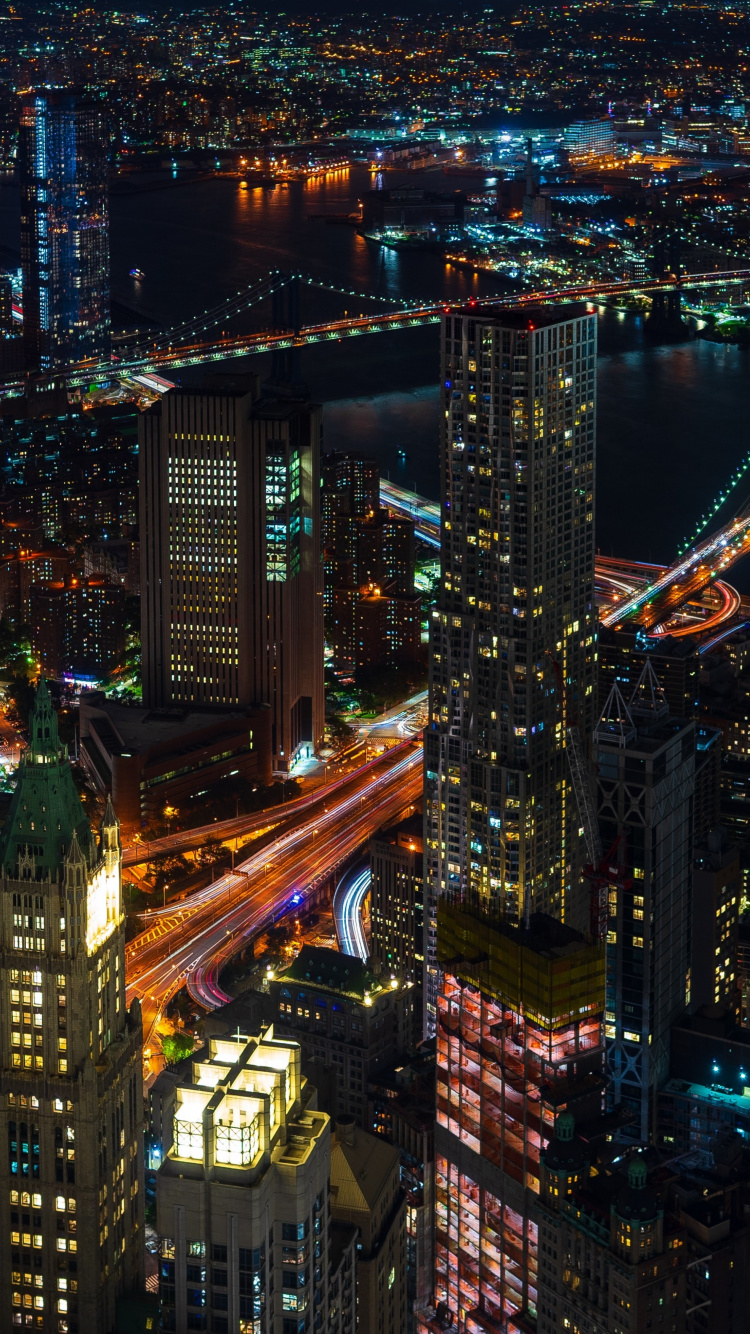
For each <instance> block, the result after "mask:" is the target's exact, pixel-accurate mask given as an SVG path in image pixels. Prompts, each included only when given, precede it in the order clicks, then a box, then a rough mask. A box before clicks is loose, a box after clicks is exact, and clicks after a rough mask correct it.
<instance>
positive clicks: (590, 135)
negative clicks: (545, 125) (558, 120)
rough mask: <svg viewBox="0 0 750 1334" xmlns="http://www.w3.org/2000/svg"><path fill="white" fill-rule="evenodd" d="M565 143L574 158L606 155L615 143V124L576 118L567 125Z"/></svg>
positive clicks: (603, 120) (609, 121)
mask: <svg viewBox="0 0 750 1334" xmlns="http://www.w3.org/2000/svg"><path fill="white" fill-rule="evenodd" d="M563 144H564V145H565V148H566V149H567V151H568V152H569V153H570V155H571V157H572V158H574V159H575V158H589V157H606V155H607V154H608V153H611V152H612V149H613V148H614V145H615V129H614V125H613V123H612V121H611V119H609V118H608V117H605V118H604V119H601V120H576V121H573V123H572V124H571V125H566V127H565V130H564V132H563Z"/></svg>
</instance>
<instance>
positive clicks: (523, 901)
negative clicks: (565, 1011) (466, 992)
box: [425, 305, 596, 1031]
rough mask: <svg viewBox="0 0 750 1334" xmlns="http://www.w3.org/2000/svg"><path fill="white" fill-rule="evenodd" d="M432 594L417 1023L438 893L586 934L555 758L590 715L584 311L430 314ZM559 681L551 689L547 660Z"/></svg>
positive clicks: (588, 332)
mask: <svg viewBox="0 0 750 1334" xmlns="http://www.w3.org/2000/svg"><path fill="white" fill-rule="evenodd" d="M441 342H442V363H441V364H442V372H441V381H442V385H443V390H442V405H443V413H441V420H442V426H441V512H442V524H441V527H442V536H441V572H442V580H441V589H440V593H439V596H438V602H437V605H436V607H435V608H434V609H433V611H432V619H431V643H430V714H429V724H428V727H427V729H426V732H425V794H426V801H425V838H426V848H425V932H426V938H425V953H426V975H425V976H426V980H425V999H426V1020H427V1023H426V1028H427V1031H429V1030H430V1029H433V1030H434V1024H435V1004H436V990H437V970H436V962H435V954H436V941H435V932H436V909H437V903H438V901H439V900H440V899H441V898H443V897H447V898H450V899H452V900H455V899H461V898H465V899H466V900H467V901H470V902H471V903H472V904H473V905H474V906H475V907H476V908H477V909H478V911H480V912H481V913H482V914H484V915H486V916H487V917H488V919H489V920H492V921H501V920H503V921H505V920H510V921H518V920H520V919H521V918H523V917H524V915H527V914H528V913H529V912H532V911H542V910H543V911H545V912H549V913H551V914H552V915H553V916H556V917H559V918H560V919H561V920H563V921H565V922H566V923H568V924H569V925H573V926H575V927H579V928H587V927H588V921H589V913H588V904H587V899H586V894H585V893H584V890H583V885H582V880H581V871H582V868H583V862H584V859H585V853H584V846H583V837H582V829H581V821H580V818H579V812H578V808H577V805H576V801H575V797H574V794H573V790H572V786H571V780H570V771H569V768H568V763H567V760H566V755H565V735H566V729H567V728H568V727H569V726H570V725H571V723H572V722H573V721H574V720H575V721H576V722H577V723H578V725H579V727H580V732H581V735H582V736H583V737H588V736H589V735H590V733H591V729H592V727H593V722H594V716H595V715H594V708H595V696H594V691H595V663H596V611H595V607H594V533H593V528H594V523H593V519H594V510H593V504H594V433H595V406H596V389H595V370H596V318H595V316H593V315H589V314H588V313H587V312H586V309H585V307H581V306H567V307H565V306H563V307H559V306H556V307H546V306H539V307H534V308H530V309H528V310H524V311H505V312H502V313H500V312H498V311H496V310H491V309H489V308H483V307H482V306H480V305H477V306H473V307H470V308H466V309H464V310H463V311H461V312H460V313H457V314H453V313H451V314H449V315H445V316H444V317H443V325H442V335H441ZM554 663H556V664H557V667H558V669H559V672H560V679H561V682H562V683H563V684H564V687H565V689H564V691H563V692H562V693H561V691H560V690H559V689H556V687H555V675H554V671H553V664H554Z"/></svg>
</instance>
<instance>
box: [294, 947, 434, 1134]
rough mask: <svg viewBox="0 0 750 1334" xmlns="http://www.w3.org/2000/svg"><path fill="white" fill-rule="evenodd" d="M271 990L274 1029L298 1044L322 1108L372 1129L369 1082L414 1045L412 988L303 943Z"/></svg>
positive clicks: (358, 962) (345, 957) (346, 957)
mask: <svg viewBox="0 0 750 1334" xmlns="http://www.w3.org/2000/svg"><path fill="white" fill-rule="evenodd" d="M270 989H271V1000H272V1013H273V1015H274V1024H275V1031H276V1032H277V1033H278V1034H279V1036H281V1037H287V1038H294V1039H295V1041H297V1042H299V1044H300V1046H301V1048H302V1054H303V1061H304V1067H305V1071H306V1073H307V1074H308V1075H309V1077H310V1078H311V1079H314V1080H315V1081H317V1086H318V1089H319V1097H320V1104H321V1106H322V1107H324V1108H325V1109H326V1110H327V1111H329V1112H330V1115H331V1116H333V1117H334V1118H335V1119H336V1120H337V1121H338V1120H339V1118H340V1117H341V1116H344V1115H346V1116H349V1115H351V1116H353V1117H354V1119H355V1121H356V1122H357V1124H358V1125H360V1126H363V1127H365V1128H367V1127H369V1126H371V1125H372V1121H373V1112H372V1097H371V1092H370V1088H369V1082H370V1080H371V1079H372V1077H373V1076H374V1075H375V1074H376V1073H377V1072H378V1071H381V1070H390V1069H392V1068H393V1066H394V1065H395V1064H396V1063H397V1062H398V1061H399V1060H400V1059H402V1058H403V1057H404V1056H405V1054H406V1052H407V1051H408V1049H409V1047H410V1045H411V1038H412V1026H413V1016H414V1010H413V1006H414V1000H413V997H414V991H413V988H412V986H411V984H410V983H408V982H407V983H405V982H403V981H400V980H399V979H398V978H397V977H395V976H394V977H393V978H392V977H391V974H390V973H386V972H385V971H383V972H382V973H381V974H376V973H375V972H373V971H372V970H371V969H370V968H368V967H367V965H366V964H364V963H362V961H361V960H360V959H355V958H354V957H353V956H351V955H348V954H340V953H339V952H338V950H329V949H323V948H320V947H318V946H315V945H304V946H303V947H302V949H301V950H300V952H299V954H298V955H297V957H296V959H294V961H293V962H292V963H291V964H290V965H289V967H288V968H285V969H284V970H283V971H282V972H280V973H278V974H277V976H276V977H275V978H274V979H273V980H272V982H271V988H270Z"/></svg>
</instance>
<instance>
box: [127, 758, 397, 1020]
mask: <svg viewBox="0 0 750 1334" xmlns="http://www.w3.org/2000/svg"><path fill="white" fill-rule="evenodd" d="M421 791H422V746H421V743H419V742H416V741H411V742H407V743H405V744H404V745H403V746H401V747H393V748H392V749H391V750H390V751H388V752H386V754H385V755H383V756H381V757H380V758H379V760H378V761H375V762H374V763H373V764H372V765H367V766H365V767H364V769H363V770H361V771H359V772H358V774H357V775H356V777H355V781H354V782H353V783H351V784H350V785H348V786H347V787H346V788H345V789H344V790H343V791H340V792H339V793H337V794H335V795H334V797H333V799H331V800H329V802H328V806H327V809H323V810H322V811H319V812H315V813H313V814H310V813H308V814H307V816H306V818H305V819H304V820H302V821H299V820H296V819H295V821H294V827H293V828H291V829H287V830H285V831H283V832H280V831H277V837H276V838H275V840H274V842H273V843H272V844H271V845H270V846H267V847H265V848H263V849H262V850H258V851H257V852H255V853H253V854H251V855H250V856H249V857H248V858H247V859H246V860H245V861H244V862H242V864H241V865H240V866H238V867H237V868H236V870H235V872H234V873H233V874H232V873H228V874H226V875H223V876H220V877H219V879H217V880H215V881H214V882H213V883H212V884H211V885H208V886H207V887H206V888H205V889H202V890H199V891H198V892H197V893H196V894H193V895H192V896H191V897H190V899H187V900H185V902H184V904H180V905H177V906H173V907H167V908H166V909H157V910H154V911H153V912H151V913H149V914H148V915H147V917H146V925H145V929H144V930H143V932H142V933H141V934H140V935H139V936H138V937H136V938H135V939H134V940H132V941H130V942H129V943H128V946H127V948H126V967H127V984H128V1000H129V1001H130V1000H132V999H133V998H134V997H136V996H137V997H138V998H139V999H140V1001H141V1005H142V1008H143V1020H144V1033H145V1034H146V1038H145V1045H146V1046H148V1045H149V1042H150V1040H151V1037H152V1034H153V1031H154V1028H155V1025H156V1023H157V1022H158V1019H159V1017H160V1015H161V1014H162V1013H163V1010H164V1006H165V1005H166V1003H167V1002H168V1001H169V1000H170V999H171V997H172V996H173V995H174V994H175V992H177V991H178V990H179V989H180V988H181V987H182V986H187V989H188V991H189V993H190V995H191V996H192V997H193V998H194V999H195V1000H196V1001H197V1002H198V1003H199V1004H200V1005H202V1006H203V1007H204V1008H205V1009H214V1008H216V1007H217V1006H219V1005H222V1004H224V1003H225V1002H226V1001H227V1000H228V999H229V998H228V997H227V996H226V994H225V993H224V992H223V991H222V990H221V987H220V985H219V981H218V977H219V973H220V970H221V967H222V965H223V964H224V963H225V962H226V961H227V960H228V959H229V958H231V957H232V955H234V954H237V953H238V952H239V951H240V950H241V949H242V948H243V947H244V944H245V943H246V942H247V940H248V939H249V938H251V937H252V936H253V935H255V934H256V933H257V932H258V931H260V930H261V929H262V928H263V926H264V925H267V924H270V922H272V921H273V920H275V919H276V918H277V917H279V916H281V915H283V914H284V913H285V912H287V911H289V910H290V909H292V908H294V907H295V906H296V905H297V904H298V903H301V902H302V901H303V899H304V897H305V895H306V894H307V892H308V891H309V890H311V889H313V888H315V887H316V886H317V885H318V884H320V883H321V882H322V881H324V880H326V879H328V878H329V877H330V876H331V874H333V873H334V872H335V870H336V868H337V867H339V866H341V865H343V864H344V863H345V862H347V861H348V860H349V859H350V858H351V857H352V856H353V855H354V854H355V853H356V851H357V850H358V849H359V848H360V847H361V846H362V844H363V843H365V842H366V841H367V839H368V838H369V837H370V836H371V835H372V834H373V833H375V831H376V830H377V829H379V828H380V827H381V826H382V825H383V824H386V823H390V822H392V821H394V820H396V819H397V818H398V816H399V815H400V813H401V812H402V811H404V810H405V809H406V808H407V807H408V806H410V805H413V804H414V803H415V802H416V801H417V800H418V799H419V797H420V795H421Z"/></svg>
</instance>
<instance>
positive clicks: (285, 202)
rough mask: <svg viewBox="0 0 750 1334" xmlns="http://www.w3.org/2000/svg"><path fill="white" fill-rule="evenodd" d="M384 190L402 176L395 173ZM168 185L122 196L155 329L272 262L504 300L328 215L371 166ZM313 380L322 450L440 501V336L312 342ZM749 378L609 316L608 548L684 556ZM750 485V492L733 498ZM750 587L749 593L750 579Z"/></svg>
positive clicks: (1, 225) (116, 287) (747, 362)
mask: <svg viewBox="0 0 750 1334" xmlns="http://www.w3.org/2000/svg"><path fill="white" fill-rule="evenodd" d="M136 179H137V178H136ZM384 183H385V184H386V185H388V186H392V185H394V184H396V183H399V182H398V178H396V177H394V176H392V175H389V176H388V177H387V178H386V179H385V181H384ZM408 183H409V184H410V185H416V184H423V185H424V186H425V187H426V188H428V189H436V190H441V191H445V190H452V189H455V188H457V187H458V186H460V185H462V184H465V185H468V186H469V188H470V189H471V188H473V189H477V188H478V187H479V186H481V181H480V182H477V181H472V182H461V181H460V180H458V179H457V178H455V177H446V176H442V175H441V174H430V175H427V176H423V177H420V175H418V174H416V173H410V174H409V176H408ZM160 184H161V188H158V189H154V190H146V191H137V190H134V191H133V192H132V193H121V192H120V191H121V188H122V187H120V186H118V187H117V188H116V190H115V192H114V193H113V195H112V199H111V251H112V289H113V296H114V297H115V299H116V300H117V301H118V302H119V303H121V304H122V305H124V306H127V307H128V308H130V310H135V311H137V312H140V313H141V314H142V315H145V316H148V317H150V318H152V319H155V320H157V321H159V322H160V323H166V324H172V323H174V322H176V321H178V320H182V319H185V318H187V317H189V316H191V315H193V314H195V313H196V312H198V311H200V310H205V309H207V308H210V307H212V306H214V305H216V304H218V303H219V302H221V301H223V300H224V299H226V298H227V297H228V296H230V295H231V294H234V293H236V292H237V291H238V290H239V289H241V288H243V287H246V286H247V285H248V284H249V283H252V282H253V281H254V280H256V279H257V278H259V277H261V276H262V275H264V274H265V273H266V272H267V271H268V270H269V269H272V268H280V269H284V270H289V269H296V270H298V271H300V272H304V273H306V274H309V275H310V276H311V277H313V278H316V279H318V280H319V281H323V282H326V283H333V284H336V285H339V286H343V287H346V288H356V289H358V290H361V291H367V292H370V293H374V294H377V295H379V296H382V297H390V298H392V297H404V298H425V299H428V298H429V299H435V298H436V297H438V298H439V297H443V296H444V297H446V298H447V297H451V298H457V297H461V296H469V295H471V294H476V295H489V294H491V293H495V292H497V291H499V290H501V289H500V287H499V285H498V283H497V282H496V281H495V280H494V279H493V278H491V277H488V276H486V275H481V276H480V277H477V276H476V275H474V274H471V273H467V272H465V271H461V270H458V269H456V268H455V267H451V266H447V265H446V264H445V262H444V261H443V260H442V258H441V257H440V256H439V255H437V254H431V253H425V252H422V251H419V252H414V251H402V252H396V251H391V250H384V249H382V248H380V247H377V246H374V245H371V244H370V243H368V242H366V241H365V240H363V239H362V238H361V237H359V236H358V235H357V234H356V232H355V231H354V229H353V228H352V227H349V226H346V225H330V224H328V223H326V221H325V215H326V214H329V215H331V214H338V215H346V214H347V213H349V212H351V211H352V210H353V209H354V207H355V205H356V201H357V198H358V196H359V195H361V193H362V192H363V191H364V190H367V189H369V188H370V177H369V175H368V173H367V172H365V171H363V170H362V171H355V172H352V173H351V174H350V175H341V176H336V177H330V178H328V179H326V180H325V181H322V182H316V183H312V184H311V183H308V184H303V183H294V184H291V185H289V186H286V187H276V188H275V189H252V190H241V189H240V187H239V183H238V182H236V181H227V180H217V181H206V182H204V183H192V184H182V183H179V182H178V183H177V184H175V185H172V184H170V183H168V182H166V181H165V180H164V178H162V181H161V183H160ZM17 211H18V201H17V193H16V191H15V190H12V189H10V188H8V187H5V188H2V189H0V246H3V247H4V246H8V247H10V248H11V249H17V248H18V240H17V230H18V223H17ZM132 268H138V269H141V270H142V271H143V273H144V278H143V280H142V281H136V280H134V279H131V278H130V277H129V276H128V274H129V270H130V269H132ZM345 308H348V309H350V310H355V311H357V312H358V311H360V310H366V309H367V310H369V309H373V310H374V309H377V305H376V304H374V303H370V305H367V306H366V305H365V304H364V302H362V301H361V300H360V299H359V298H357V297H355V298H344V299H342V298H339V297H334V296H331V295H328V294H326V293H320V292H317V291H315V290H313V289H309V288H303V294H302V312H301V313H302V318H303V322H307V321H308V320H312V319H316V318H325V317H326V316H327V315H333V314H340V313H341V312H342V310H343V309H345ZM382 308H385V307H382ZM253 320H254V321H255V322H256V326H257V327H266V326H267V325H268V323H269V311H268V306H266V307H265V308H264V309H263V312H262V313H261V309H260V308H258V311H257V312H250V314H249V315H248V316H246V317H245V327H250V326H251V325H252V322H253ZM233 327H237V326H233ZM252 362H253V369H259V370H261V372H264V371H265V370H266V366H265V365H264V364H263V359H262V358H254V359H252ZM302 370H303V374H304V378H305V379H306V381H307V383H308V384H309V386H310V388H311V390H312V393H313V396H314V397H315V398H317V399H319V400H320V401H322V402H323V403H324V405H325V414H324V432H325V446H326V448H328V449H333V448H337V449H359V450H364V451H367V452H370V453H372V454H374V455H375V456H376V457H377V458H378V459H379V460H380V463H381V467H382V468H383V470H384V472H388V473H389V474H390V476H391V478H392V479H393V480H399V481H402V482H403V483H404V484H405V485H408V486H412V487H414V488H415V489H416V490H418V491H421V492H423V493H425V494H427V495H431V496H437V494H438V467H437V390H436V384H437V375H438V341H437V329H436V327H432V328H427V329H418V330H413V331H408V332H399V333H392V334H378V335H373V336H368V337H362V338H356V339H352V340H351V341H347V342H345V343H343V344H332V345H328V346H325V347H313V348H311V349H309V350H306V351H305V352H304V354H303V362H302ZM749 376H750V354H749V353H748V352H747V351H741V350H739V349H737V348H734V347H723V346H719V345H715V344H710V343H706V342H701V341H693V342H689V343H681V344H676V345H672V346H652V345H650V344H649V343H648V341H647V340H645V338H644V329H643V323H642V321H641V320H640V319H639V318H636V317H631V316H628V317H626V318H623V317H621V316H618V315H617V314H616V313H615V312H607V313H606V314H604V315H603V316H602V318H601V319H600V358H599V405H598V423H599V425H598V481H597V543H598V545H599V547H600V548H601V550H602V551H604V552H607V553H610V552H613V553H616V554H619V555H622V556H628V557H636V558H638V557H640V558H642V559H645V560H648V559H654V560H663V561H665V562H666V561H669V560H670V559H671V558H672V557H673V555H674V554H675V551H676V547H677V544H678V543H679V541H680V540H681V539H682V538H683V537H685V536H686V535H687V534H688V533H690V532H691V531H692V529H693V528H694V526H695V523H696V521H697V519H698V518H699V516H700V515H701V514H702V513H703V512H704V510H705V509H706V508H707V506H708V504H709V503H712V502H713V498H714V496H715V495H716V494H717V493H718V492H719V491H720V489H721V487H722V486H723V484H724V481H725V480H726V478H727V477H728V476H729V474H730V473H731V472H732V471H733V469H734V467H735V466H736V464H737V463H738V462H739V461H740V459H741V458H742V457H743V456H744V455H745V454H746V453H747V451H748V449H750V439H748V422H747V418H748V411H747V408H748V401H749V399H750V393H749V389H748V377H749ZM401 449H403V450H405V457H404V456H401V455H399V453H398V451H399V450H401ZM748 477H749V478H750V473H749V474H748ZM748 490H750V482H749V484H748V487H746V491H745V493H744V494H743V493H742V492H740V493H738V496H737V500H738V501H739V500H740V499H744V498H745V495H746V494H747V492H748ZM732 508H733V507H732ZM742 583H743V584H744V583H748V584H750V577H748V578H747V579H743V580H742Z"/></svg>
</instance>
